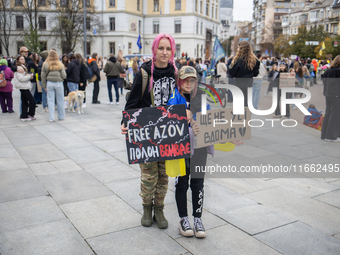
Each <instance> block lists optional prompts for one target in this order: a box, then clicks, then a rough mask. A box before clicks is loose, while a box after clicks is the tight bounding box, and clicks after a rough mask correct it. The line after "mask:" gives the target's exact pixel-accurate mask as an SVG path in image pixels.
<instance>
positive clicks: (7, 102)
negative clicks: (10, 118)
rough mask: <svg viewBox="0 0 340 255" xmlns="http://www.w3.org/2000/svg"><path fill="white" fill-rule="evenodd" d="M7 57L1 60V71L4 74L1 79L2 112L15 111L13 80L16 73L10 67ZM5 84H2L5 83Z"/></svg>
mask: <svg viewBox="0 0 340 255" xmlns="http://www.w3.org/2000/svg"><path fill="white" fill-rule="evenodd" d="M7 65H8V63H7V60H6V59H1V60H0V73H1V74H3V77H2V78H3V80H1V81H0V105H1V110H2V113H6V112H9V113H14V111H13V97H12V91H13V85H12V83H11V80H12V79H13V77H14V74H13V72H12V70H11V68H9V67H8V66H7ZM4 84H6V85H5V86H1V85H4Z"/></svg>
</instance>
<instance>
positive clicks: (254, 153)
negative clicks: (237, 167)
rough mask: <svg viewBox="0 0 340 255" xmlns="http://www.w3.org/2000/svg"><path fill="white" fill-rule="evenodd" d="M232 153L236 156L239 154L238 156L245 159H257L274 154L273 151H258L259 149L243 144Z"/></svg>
mask: <svg viewBox="0 0 340 255" xmlns="http://www.w3.org/2000/svg"><path fill="white" fill-rule="evenodd" d="M234 151H235V152H236V153H237V154H240V155H242V156H244V157H247V158H258V157H263V156H268V155H273V154H276V153H275V152H273V151H269V150H264V149H260V148H257V147H255V146H251V145H247V144H244V145H242V146H240V147H238V148H235V150H234Z"/></svg>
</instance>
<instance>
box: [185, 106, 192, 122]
mask: <svg viewBox="0 0 340 255" xmlns="http://www.w3.org/2000/svg"><path fill="white" fill-rule="evenodd" d="M186 112H187V120H188V124H189V123H190V121H191V117H192V115H191V111H190V110H188V109H186Z"/></svg>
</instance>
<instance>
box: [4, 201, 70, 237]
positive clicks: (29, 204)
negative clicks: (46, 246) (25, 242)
mask: <svg viewBox="0 0 340 255" xmlns="http://www.w3.org/2000/svg"><path fill="white" fill-rule="evenodd" d="M64 218H65V215H64V214H63V213H62V211H61V210H60V208H59V207H58V206H57V205H56V203H55V202H54V201H53V199H52V198H51V197H50V196H41V197H34V198H28V199H22V200H17V201H10V202H5V203H0V232H5V231H9V230H13V229H18V228H24V227H27V226H31V225H36V224H41V223H45V222H50V221H56V220H60V219H64Z"/></svg>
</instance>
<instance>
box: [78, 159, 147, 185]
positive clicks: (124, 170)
mask: <svg viewBox="0 0 340 255" xmlns="http://www.w3.org/2000/svg"><path fill="white" fill-rule="evenodd" d="M81 166H82V167H83V168H84V169H85V170H86V171H88V172H89V173H90V174H91V175H93V176H94V177H95V178H96V179H97V180H99V181H100V182H102V183H110V182H114V181H122V180H127V179H135V178H138V177H140V172H139V171H136V170H135V169H134V168H132V167H130V166H128V165H126V164H124V163H122V162H121V161H118V160H116V159H113V160H108V161H101V162H94V163H86V164H81Z"/></svg>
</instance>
